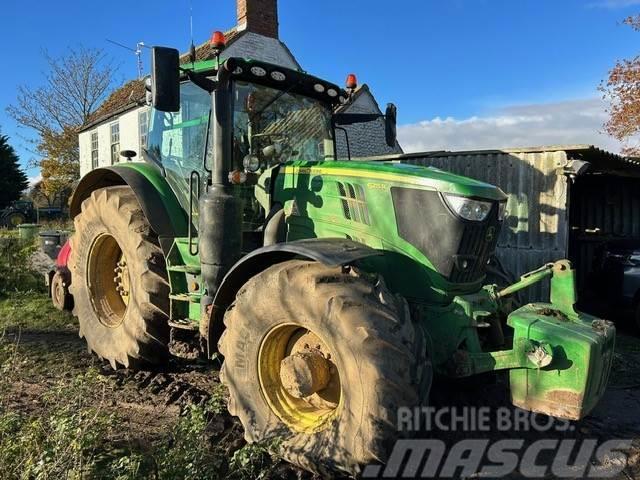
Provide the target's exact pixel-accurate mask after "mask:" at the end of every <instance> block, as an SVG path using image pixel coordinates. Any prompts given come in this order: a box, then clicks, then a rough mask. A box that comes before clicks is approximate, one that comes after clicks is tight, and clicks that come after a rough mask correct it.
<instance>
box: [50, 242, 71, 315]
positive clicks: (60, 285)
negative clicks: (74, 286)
mask: <svg viewBox="0 0 640 480" xmlns="http://www.w3.org/2000/svg"><path fill="white" fill-rule="evenodd" d="M70 254H71V244H70V243H69V241H66V242H65V244H64V245H63V246H62V249H61V250H60V252H59V253H58V258H57V259H56V265H55V267H54V268H53V269H52V270H51V271H50V272H49V273H48V274H47V275H46V278H45V280H46V282H47V287H48V289H49V296H50V297H51V301H52V302H53V306H54V307H56V308H57V309H58V310H67V311H71V310H72V309H73V296H72V295H71V294H70V293H69V285H71V272H70V271H69V268H68V267H67V262H68V261H69V255H70Z"/></svg>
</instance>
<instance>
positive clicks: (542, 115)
mask: <svg viewBox="0 0 640 480" xmlns="http://www.w3.org/2000/svg"><path fill="white" fill-rule="evenodd" d="M279 5H280V6H279V12H280V34H281V38H282V40H284V41H285V42H286V43H287V45H288V46H289V48H290V49H291V50H292V52H293V53H294V55H296V57H297V58H298V60H299V62H300V63H301V64H302V66H303V67H304V68H305V69H306V70H308V71H309V72H311V73H314V74H316V75H319V76H322V77H326V78H328V79H330V80H334V81H339V82H342V81H343V78H344V77H345V76H346V74H347V73H349V72H352V71H353V72H355V73H357V74H358V77H359V80H360V81H361V82H366V83H368V84H369V86H370V87H371V89H372V91H373V92H374V94H375V95H376V97H377V99H378V101H379V103H380V104H381V105H384V104H386V102H389V101H393V102H395V103H396V104H397V105H398V110H399V123H400V124H401V125H402V126H401V128H400V139H401V142H402V143H403V145H404V146H405V148H408V149H409V150H416V149H422V150H429V149H440V148H451V149H455V148H458V149H459V148H472V147H474V146H477V147H478V148H481V147H482V148H485V147H489V146H493V147H501V146H512V145H515V144H522V143H527V144H533V143H547V144H550V143H575V142H577V141H588V142H590V143H593V142H596V143H599V144H603V146H605V147H607V148H610V149H613V150H615V149H616V144H615V143H614V142H611V141H610V140H608V139H606V138H604V137H602V136H599V135H598V129H599V125H601V123H602V120H603V119H604V118H605V117H604V106H603V105H602V104H601V103H600V102H599V101H598V100H597V97H598V96H599V94H598V92H597V90H596V88H597V86H598V84H599V82H600V80H601V79H602V78H604V77H605V76H606V73H607V70H608V69H609V68H610V67H611V66H612V65H613V63H614V62H615V60H616V59H617V58H622V57H630V56H633V55H635V54H637V53H638V50H639V48H638V47H639V46H640V33H635V32H633V31H632V30H631V29H630V28H628V27H624V26H622V25H620V21H621V20H622V19H623V18H624V17H625V16H627V15H631V14H634V13H640V0H446V1H445V0H438V1H436V0H395V1H393V2H390V1H388V0H366V1H365V0H351V1H350V2H344V1H340V0H322V1H308V0H306V1H301V0H280V2H279ZM193 10H194V15H195V18H194V31H195V38H196V42H201V41H204V40H205V39H206V38H207V37H208V36H209V35H210V33H211V32H212V31H213V30H215V29H226V28H229V27H231V26H233V25H234V24H235V1H234V0H193ZM188 12H189V1H188V0H174V1H164V2H158V1H157V0H156V1H150V0H137V1H135V2H132V1H131V0H129V1H124V0H110V1H109V2H86V1H80V0H69V1H57V2H50V1H42V0H40V1H30V2H26V1H14V0H6V1H5V2H3V12H2V18H0V44H1V45H2V50H1V51H2V57H3V58H2V61H3V62H4V64H5V65H10V66H11V68H6V67H5V68H3V69H2V70H3V74H2V75H0V129H1V130H2V132H3V133H4V134H8V135H10V136H11V138H12V142H13V144H14V146H15V147H16V149H17V150H18V152H19V153H20V155H21V158H22V160H23V162H25V163H26V161H27V160H29V159H30V158H32V157H33V155H32V154H30V153H29V152H28V151H27V150H26V149H25V142H24V141H22V140H21V139H20V138H19V136H18V129H17V128H16V125H15V124H14V122H13V121H12V120H11V119H9V118H8V117H7V115H6V112H5V110H4V109H5V107H6V106H7V105H8V104H10V103H12V102H14V101H15V92H16V87H17V85H19V84H21V83H25V84H31V85H37V84H38V83H39V82H40V81H41V79H42V74H43V71H44V68H45V65H44V62H43V60H42V57H41V54H40V52H41V50H42V49H43V48H46V49H48V50H49V52H50V53H52V54H54V55H57V54H62V53H63V52H64V51H65V49H66V48H67V47H69V46H74V45H78V44H84V45H87V46H94V47H102V48H104V49H105V50H106V51H107V52H108V53H109V54H111V55H112V56H113V57H115V59H116V60H117V61H118V62H119V63H120V64H121V74H120V79H121V80H124V79H127V78H130V77H133V76H135V58H134V56H133V54H131V53H130V52H127V51H126V50H123V49H120V48H118V47H116V46H113V45H111V44H109V43H107V42H106V41H105V39H106V38H110V39H113V40H116V41H118V42H121V43H124V44H127V45H131V46H133V45H135V43H136V42H137V41H144V42H146V43H147V44H149V45H153V44H157V45H169V46H175V47H179V48H181V49H185V50H186V49H187V47H188V44H189V15H188ZM145 65H148V59H147V58H145ZM25 133H26V132H25ZM518 142H519V143H518ZM29 174H30V175H32V176H35V175H36V174H37V171H35V170H30V171H29Z"/></svg>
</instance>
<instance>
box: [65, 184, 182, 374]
mask: <svg viewBox="0 0 640 480" xmlns="http://www.w3.org/2000/svg"><path fill="white" fill-rule="evenodd" d="M74 223H75V234H74V235H73V237H71V256H70V259H69V268H70V270H71V275H72V278H73V282H72V283H71V286H70V290H71V293H72V295H73V299H74V309H73V314H74V315H76V316H77V317H78V320H79V323H80V336H81V337H84V338H85V340H86V342H87V345H88V347H89V350H90V351H93V352H95V353H96V354H97V355H98V356H99V357H100V358H103V359H106V360H108V361H109V362H110V364H111V366H112V367H113V368H114V369H115V368H117V366H118V365H122V366H124V367H132V368H140V367H143V366H149V365H157V364H161V363H163V362H165V361H166V360H167V358H168V348H167V342H168V336H169V326H168V311H169V284H168V282H167V274H166V266H165V261H164V256H163V254H162V251H161V249H160V247H159V243H158V238H157V235H156V234H155V233H154V232H153V230H152V229H151V226H150V225H149V222H148V221H147V219H146V217H145V215H144V213H143V211H142V209H141V208H140V205H139V203H138V201H137V199H136V197H135V195H134V193H133V191H132V190H131V188H130V187H128V186H115V187H107V188H101V189H99V190H96V191H94V192H92V194H91V196H90V197H89V198H87V199H86V200H85V201H84V202H83V203H82V212H81V213H80V214H79V215H77V216H76V218H75V220H74ZM117 249H119V250H117ZM118 252H120V253H118ZM114 255H115V257H114ZM118 255H120V258H123V259H126V269H127V275H126V279H127V288H128V295H126V296H122V299H123V300H120V301H119V300H118V297H117V296H114V294H113V291H112V289H113V288H115V287H113V282H114V281H115V278H114V275H116V273H111V277H109V269H111V270H112V272H113V270H114V265H111V263H114V262H113V258H117V256H118ZM119 302H121V303H122V304H121V303H119Z"/></svg>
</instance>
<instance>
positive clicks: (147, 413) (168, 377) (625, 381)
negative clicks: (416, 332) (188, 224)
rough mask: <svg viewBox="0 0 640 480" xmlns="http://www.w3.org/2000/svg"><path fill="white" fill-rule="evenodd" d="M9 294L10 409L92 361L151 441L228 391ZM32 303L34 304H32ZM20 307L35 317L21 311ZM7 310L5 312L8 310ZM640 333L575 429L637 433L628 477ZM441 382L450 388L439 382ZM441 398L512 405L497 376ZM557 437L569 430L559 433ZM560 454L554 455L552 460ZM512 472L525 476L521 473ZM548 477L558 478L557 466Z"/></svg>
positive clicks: (637, 461) (236, 427)
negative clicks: (135, 368) (130, 353)
mask: <svg viewBox="0 0 640 480" xmlns="http://www.w3.org/2000/svg"><path fill="white" fill-rule="evenodd" d="M12 301H13V302H14V303H15V302H16V301H14V300H1V301H0V303H1V302H4V307H2V304H0V336H2V333H1V332H2V331H3V330H4V334H3V336H2V338H1V340H0V342H2V343H4V344H5V345H7V344H11V345H15V346H17V347H16V348H17V350H18V351H19V352H20V358H22V359H23V360H21V364H20V365H19V366H17V367H16V368H18V369H19V373H20V374H19V378H18V379H17V381H14V382H13V383H12V385H11V387H10V390H9V391H8V392H5V398H4V402H5V405H6V406H8V408H9V409H10V410H14V411H18V412H21V413H23V414H25V413H26V414H32V415H35V416H37V415H38V412H39V411H40V409H41V407H42V402H43V396H44V394H45V393H46V392H47V391H48V390H49V389H51V388H54V386H55V385H56V384H57V383H59V381H60V380H61V379H65V378H72V377H74V376H76V375H79V374H82V373H83V372H85V371H87V369H90V368H94V369H96V370H97V372H98V375H99V376H100V377H101V378H102V379H103V380H104V382H103V385H105V387H104V388H103V391H102V393H101V394H100V395H96V397H95V398H96V399H98V400H95V401H100V402H101V405H103V406H104V408H107V409H111V410H113V411H114V412H117V413H118V415H119V416H121V417H123V418H125V419H126V422H127V424H128V425H129V432H128V436H129V438H134V439H135V441H136V442H140V444H141V445H145V444H146V445H150V444H152V443H153V441H154V440H157V439H159V438H163V435H166V432H167V431H168V430H170V429H171V427H172V425H175V423H176V422H177V421H178V419H179V418H180V416H181V414H182V413H183V412H184V409H185V408H186V407H187V406H188V405H190V404H202V403H203V402H205V401H207V399H209V398H210V396H211V395H212V394H216V395H218V394H221V393H220V392H223V393H222V395H224V391H223V389H221V387H220V384H219V382H218V368H219V365H216V364H215V362H214V363H202V362H198V361H187V360H181V359H177V358H176V359H172V360H171V362H170V364H169V366H168V367H167V368H166V369H165V370H163V371H155V372H152V371H149V372H132V371H129V370H118V371H113V370H111V368H110V367H109V366H108V365H106V364H104V363H102V362H100V361H99V360H98V359H97V358H95V357H94V356H92V355H89V354H88V353H87V351H86V347H85V345H84V342H83V340H81V339H80V338H78V335H77V333H76V324H75V320H74V319H73V318H72V317H71V316H70V315H66V316H65V315H64V314H63V315H61V314H60V313H59V312H56V311H54V310H52V309H48V307H47V306H46V305H47V299H46V298H45V297H44V296H38V299H37V305H36V306H34V307H33V308H32V307H30V306H29V305H30V304H29V303H28V302H32V300H29V299H27V298H22V299H18V300H17V304H19V305H18V307H19V308H18V307H16V306H15V305H13V304H12V303H11V302H12ZM30 308H32V310H29V309H30ZM13 315H23V316H28V317H29V318H23V319H17V318H14V317H13ZM2 316H4V318H1V317H2ZM49 316H55V319H56V320H55V322H54V324H53V326H52V327H51V326H47V321H48V320H47V319H48V318H49ZM639 383H640V339H639V338H637V337H634V336H631V335H629V334H625V333H621V334H620V335H619V341H618V353H616V356H615V363H614V372H613V374H612V378H611V385H610V388H609V390H608V392H607V394H606V395H605V398H604V399H603V401H602V402H601V403H600V405H598V407H597V408H596V409H595V411H594V412H593V413H592V414H591V415H590V416H589V417H588V418H587V419H585V420H584V421H582V422H579V423H577V424H575V425H574V427H575V428H573V429H572V433H571V435H572V436H574V437H575V438H596V439H599V440H601V441H602V440H606V439H613V438H631V439H634V448H633V450H632V451H631V452H630V457H629V466H628V467H627V468H626V469H625V470H624V471H623V472H622V473H621V474H619V475H618V476H617V477H615V478H620V479H625V480H628V479H634V478H640V441H639V440H638V439H640V385H639ZM434 389H439V391H442V390H443V387H442V386H439V385H435V386H434ZM435 402H436V403H437V404H439V405H440V406H443V405H447V404H449V405H450V404H454V405H490V406H492V407H496V406H502V405H509V401H508V394H507V390H506V385H505V382H504V378H498V380H497V381H489V382H487V383H485V384H482V385H480V386H479V387H477V388H474V389H471V390H469V388H464V389H462V388H459V387H458V389H456V390H452V391H451V393H448V394H446V395H436V399H435ZM207 432H208V435H209V437H210V439H209V440H210V441H211V442H212V443H216V444H220V443H223V444H224V445H226V447H225V448H227V450H228V453H229V455H232V454H233V452H234V451H237V450H238V449H239V448H241V447H242V446H243V444H244V441H243V438H242V427H241V426H240V424H239V423H238V421H237V419H235V418H232V417H230V416H229V415H228V414H221V415H219V416H217V417H216V418H212V419H211V425H210V427H209V428H208V429H207ZM437 435H441V436H442V438H444V439H446V440H450V441H455V440H457V439H459V438H461V437H464V436H465V435H464V434H459V433H451V432H439V433H438V434H437ZM482 435H483V436H486V437H487V438H491V439H493V440H497V439H500V438H504V437H505V436H507V437H508V435H505V433H504V432H498V431H496V430H492V431H490V432H485V433H484V434H482ZM519 435H520V436H522V435H524V436H525V438H526V439H527V441H528V442H531V441H535V440H536V439H537V438H543V437H545V438H546V437H548V436H549V435H550V434H549V433H548V432H546V433H539V434H538V433H537V432H528V433H526V434H515V433H514V437H513V438H517V437H518V436H519ZM553 435H556V436H557V437H563V436H566V434H565V433H557V434H553ZM551 460H552V459H551V458H550V459H549V461H551ZM265 478H274V479H275V478H296V479H310V478H313V476H312V475H310V474H308V473H306V472H303V471H301V470H299V469H297V468H295V467H292V466H289V465H288V464H286V463H284V462H281V461H277V460H276V461H274V463H273V464H272V465H270V466H269V472H268V474H267V475H265ZM509 478H513V479H515V478H524V477H522V476H519V475H517V474H514V475H511V476H510V477H509ZM544 478H555V477H554V476H553V475H551V474H549V475H547V476H545V477H544Z"/></svg>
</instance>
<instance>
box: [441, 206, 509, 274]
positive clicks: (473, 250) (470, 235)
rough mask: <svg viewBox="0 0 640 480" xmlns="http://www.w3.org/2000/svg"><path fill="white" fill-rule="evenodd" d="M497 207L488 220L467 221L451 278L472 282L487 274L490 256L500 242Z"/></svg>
mask: <svg viewBox="0 0 640 480" xmlns="http://www.w3.org/2000/svg"><path fill="white" fill-rule="evenodd" d="M496 210H497V209H496V208H493V210H492V211H491V213H490V216H489V218H488V219H487V220H485V221H484V222H482V223H480V224H479V225H474V224H472V223H470V222H468V223H466V226H465V228H464V231H463V234H462V238H461V241H460V247H459V248H458V254H457V255H456V260H457V261H455V262H454V266H453V270H452V272H451V276H450V280H451V281H452V282H456V283H470V282H474V281H476V280H478V279H479V278H480V277H482V276H483V275H484V274H485V269H486V266H487V263H488V262H489V258H490V257H491V255H493V253H494V252H495V249H496V245H497V243H498V232H499V222H498V213H497V211H496ZM465 259H466V260H467V267H466V268H462V262H464V260H465Z"/></svg>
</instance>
